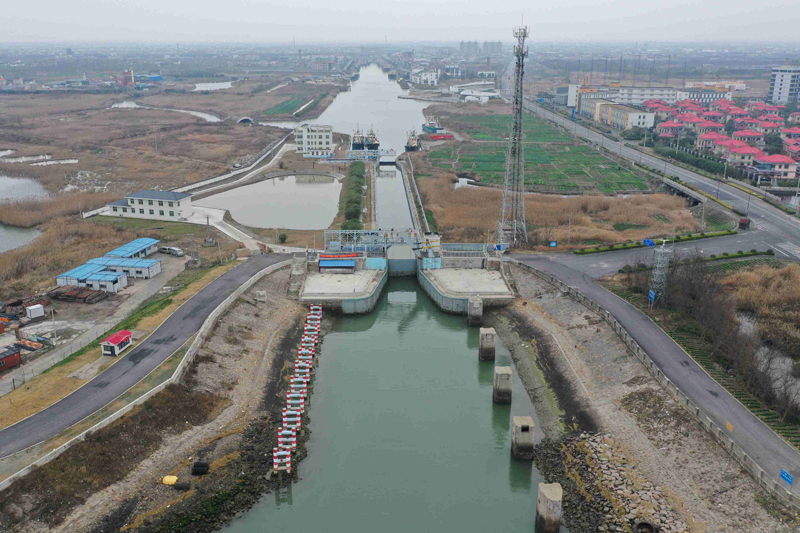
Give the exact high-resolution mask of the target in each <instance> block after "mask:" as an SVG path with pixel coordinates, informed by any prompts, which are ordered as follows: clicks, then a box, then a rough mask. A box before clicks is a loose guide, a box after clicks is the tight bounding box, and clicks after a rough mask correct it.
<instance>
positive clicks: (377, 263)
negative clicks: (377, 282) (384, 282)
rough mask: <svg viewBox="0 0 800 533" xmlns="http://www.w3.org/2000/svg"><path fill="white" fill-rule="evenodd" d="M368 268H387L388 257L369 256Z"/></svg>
mask: <svg viewBox="0 0 800 533" xmlns="http://www.w3.org/2000/svg"><path fill="white" fill-rule="evenodd" d="M367 270H386V258H385V257H367Z"/></svg>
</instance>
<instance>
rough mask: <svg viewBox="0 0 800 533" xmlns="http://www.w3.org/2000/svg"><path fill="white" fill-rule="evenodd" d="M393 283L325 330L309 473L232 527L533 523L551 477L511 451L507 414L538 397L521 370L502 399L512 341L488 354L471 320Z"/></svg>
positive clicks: (244, 531)
mask: <svg viewBox="0 0 800 533" xmlns="http://www.w3.org/2000/svg"><path fill="white" fill-rule="evenodd" d="M387 289H388V290H387V293H385V294H384V295H383V296H382V297H381V299H380V301H379V303H378V306H377V308H376V310H375V311H374V312H373V313H372V314H370V315H367V316H347V317H342V318H340V319H339V320H338V321H337V323H336V325H335V327H334V329H333V331H332V332H330V333H329V334H328V335H326V336H325V338H324V341H323V344H322V347H321V350H320V353H321V355H320V357H319V368H318V370H317V373H316V378H315V382H314V393H313V396H312V397H311V405H310V411H309V417H310V420H311V422H310V427H309V428H310V430H311V437H310V440H309V441H308V456H307V457H306V458H305V459H304V460H303V462H302V463H300V466H299V473H300V477H301V478H302V479H301V480H300V481H299V482H297V483H296V484H294V485H293V486H292V487H291V488H289V489H285V490H283V491H279V492H276V493H274V494H269V495H266V496H265V497H264V498H263V499H262V501H261V502H259V503H258V504H257V505H256V506H255V507H254V508H253V509H252V510H251V511H250V512H249V513H247V514H245V515H244V516H243V517H242V518H240V519H238V520H236V521H235V522H233V523H232V524H231V525H230V526H229V527H228V528H227V529H226V530H225V531H226V532H227V533H251V532H266V531H297V532H311V531H354V532H370V533H371V532H376V531H380V532H382V533H392V532H397V533H408V532H413V531H443V532H449V531H458V532H459V533H470V532H475V533H485V532H489V531H491V532H504V531H509V532H512V531H513V532H519V531H533V526H534V521H535V508H536V489H537V485H538V483H539V482H540V481H542V478H541V476H540V475H539V474H538V472H537V471H536V470H535V468H533V466H532V463H531V462H530V461H515V460H513V459H512V458H511V456H510V449H511V436H510V421H511V416H512V415H516V416H522V415H530V416H534V417H535V413H534V410H533V406H532V405H531V403H530V400H529V399H528V397H527V395H526V393H525V390H524V388H523V386H522V384H521V382H520V380H519V378H518V377H517V376H516V375H515V376H514V380H515V381H514V388H513V404H512V405H511V406H496V405H494V404H493V403H492V376H493V372H494V365H495V364H497V365H506V366H508V365H512V362H511V358H510V356H509V354H508V351H507V350H505V349H504V348H503V347H502V346H501V347H499V349H498V354H497V361H496V362H494V363H492V362H487V361H484V362H479V361H478V329H477V328H468V327H467V325H466V317H464V316H454V315H448V314H445V313H442V312H441V311H439V310H438V308H436V307H435V305H434V304H433V303H432V302H431V300H430V299H429V298H428V297H427V296H426V295H425V294H424V293H423V292H422V291H421V290H420V289H419V286H418V285H417V283H416V281H415V280H414V279H411V278H407V279H400V278H393V279H392V280H390V282H389V284H388V288H387ZM536 433H537V435H538V436H541V430H540V429H539V424H538V423H537V425H536ZM562 531H565V529H564V530H562Z"/></svg>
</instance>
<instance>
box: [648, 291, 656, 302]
mask: <svg viewBox="0 0 800 533" xmlns="http://www.w3.org/2000/svg"><path fill="white" fill-rule="evenodd" d="M647 296H648V298H650V301H651V302H655V301H656V291H654V290H653V289H650V292H649V293H648V295H647Z"/></svg>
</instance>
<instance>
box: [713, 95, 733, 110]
mask: <svg viewBox="0 0 800 533" xmlns="http://www.w3.org/2000/svg"><path fill="white" fill-rule="evenodd" d="M730 107H731V101H730V100H725V99H724V98H720V99H719V100H714V101H713V102H711V103H710V104H708V108H709V109H710V110H712V111H721V110H722V109H725V108H728V109H730Z"/></svg>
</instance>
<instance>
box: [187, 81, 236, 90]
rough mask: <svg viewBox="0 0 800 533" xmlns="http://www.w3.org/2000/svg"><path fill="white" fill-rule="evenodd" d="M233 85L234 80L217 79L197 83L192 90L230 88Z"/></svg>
mask: <svg viewBox="0 0 800 533" xmlns="http://www.w3.org/2000/svg"><path fill="white" fill-rule="evenodd" d="M231 87H233V82H232V81H215V82H210V83H196V84H195V86H194V89H193V90H192V92H195V91H218V90H220V89H230V88H231Z"/></svg>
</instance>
